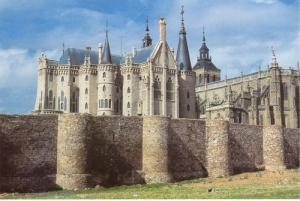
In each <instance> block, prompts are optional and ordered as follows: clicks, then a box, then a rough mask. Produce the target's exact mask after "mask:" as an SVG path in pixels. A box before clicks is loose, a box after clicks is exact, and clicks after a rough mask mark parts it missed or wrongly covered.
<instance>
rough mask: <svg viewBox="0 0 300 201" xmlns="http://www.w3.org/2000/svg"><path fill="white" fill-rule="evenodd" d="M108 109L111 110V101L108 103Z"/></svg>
mask: <svg viewBox="0 0 300 201" xmlns="http://www.w3.org/2000/svg"><path fill="white" fill-rule="evenodd" d="M108 107H109V108H111V99H109V101H108Z"/></svg>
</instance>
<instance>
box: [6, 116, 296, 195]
mask: <svg viewBox="0 0 300 201" xmlns="http://www.w3.org/2000/svg"><path fill="white" fill-rule="evenodd" d="M299 138H300V129H287V128H282V127H278V126H268V127H262V126H253V125H243V124H230V123H229V122H228V121H224V120H222V119H215V120H213V121H208V122H205V121H203V120H195V119H171V118H169V117H160V116H152V117H124V116H92V115H88V114H60V115H24V116H10V115H0V191H1V192H13V191H26V192H36V191H47V190H52V189H75V188H77V189H80V188H87V187H93V186H95V185H102V186H113V185H121V184H136V183H157V182H172V181H178V180H184V179H190V178H199V177H206V176H211V177H219V176H226V175H231V174H236V173H240V172H246V171H257V170H262V169H266V170H280V169H284V168H297V167H299V155H300V154H299V150H300V147H299V146H300V145H299V144H300V139H299Z"/></svg>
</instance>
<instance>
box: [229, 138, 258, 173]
mask: <svg viewBox="0 0 300 201" xmlns="http://www.w3.org/2000/svg"><path fill="white" fill-rule="evenodd" d="M229 147H230V157H229V158H230V165H231V168H232V171H233V172H232V173H233V174H239V173H243V172H255V171H259V170H263V169H262V164H260V165H259V164H257V163H256V162H255V159H254V158H253V157H250V156H249V154H251V153H247V151H246V150H245V149H244V147H243V146H242V145H241V144H240V143H239V142H238V141H237V140H236V139H235V138H234V137H230V140H229Z"/></svg>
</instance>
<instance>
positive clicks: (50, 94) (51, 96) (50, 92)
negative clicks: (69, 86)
mask: <svg viewBox="0 0 300 201" xmlns="http://www.w3.org/2000/svg"><path fill="white" fill-rule="evenodd" d="M52 98H53V93H52V90H50V91H49V100H50V101H51V100H52Z"/></svg>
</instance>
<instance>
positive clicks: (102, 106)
mask: <svg viewBox="0 0 300 201" xmlns="http://www.w3.org/2000/svg"><path fill="white" fill-rule="evenodd" d="M100 107H101V108H104V99H101V105H100Z"/></svg>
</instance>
